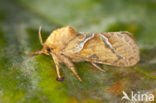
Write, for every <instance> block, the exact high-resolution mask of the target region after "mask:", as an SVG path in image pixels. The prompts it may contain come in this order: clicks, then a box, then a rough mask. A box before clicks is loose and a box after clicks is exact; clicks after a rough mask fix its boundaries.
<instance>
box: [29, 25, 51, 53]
mask: <svg viewBox="0 0 156 103" xmlns="http://www.w3.org/2000/svg"><path fill="white" fill-rule="evenodd" d="M38 34H39V40H40V43H41V45H42V46H43V48H42V49H41V50H38V51H35V52H32V53H30V54H28V56H37V55H40V54H46V55H50V53H51V52H52V48H50V47H48V46H47V45H46V44H45V43H43V40H42V36H41V26H40V28H39V33H38Z"/></svg>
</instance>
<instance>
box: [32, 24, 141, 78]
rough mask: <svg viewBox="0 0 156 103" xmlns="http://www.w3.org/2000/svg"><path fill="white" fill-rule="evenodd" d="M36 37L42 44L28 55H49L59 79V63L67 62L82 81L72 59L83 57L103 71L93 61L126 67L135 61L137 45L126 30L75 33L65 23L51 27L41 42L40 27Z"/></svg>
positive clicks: (79, 60)
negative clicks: (58, 26)
mask: <svg viewBox="0 0 156 103" xmlns="http://www.w3.org/2000/svg"><path fill="white" fill-rule="evenodd" d="M39 39H40V42H41V45H42V46H43V48H42V49H41V50H40V51H36V52H33V53H31V54H29V56H34V55H39V54H46V55H51V56H52V57H53V60H54V63H55V65H56V72H57V76H58V78H57V80H59V81H61V80H62V79H63V78H62V76H61V74H60V68H59V64H60V63H64V64H65V65H66V66H68V68H70V69H71V70H72V72H73V73H74V74H75V76H76V77H77V78H78V80H79V81H82V79H81V78H80V76H79V75H78V73H77V72H76V70H75V67H74V64H73V62H82V61H87V62H90V63H91V64H92V65H93V66H95V67H96V68H97V69H98V70H100V71H102V72H104V70H103V69H101V68H100V67H99V66H98V65H97V64H96V63H99V64H106V65H112V66H118V67H130V66H134V65H135V64H136V63H137V62H138V61H139V48H138V46H137V44H136V42H135V40H134V38H133V37H132V35H131V34H130V33H129V32H106V33H78V32H76V31H75V30H74V29H73V28H72V27H70V26H66V27H63V28H60V29H57V30H54V31H53V32H52V33H51V34H50V36H49V37H48V38H47V40H46V41H45V42H44V43H43V40H42V37H41V27H40V28H39Z"/></svg>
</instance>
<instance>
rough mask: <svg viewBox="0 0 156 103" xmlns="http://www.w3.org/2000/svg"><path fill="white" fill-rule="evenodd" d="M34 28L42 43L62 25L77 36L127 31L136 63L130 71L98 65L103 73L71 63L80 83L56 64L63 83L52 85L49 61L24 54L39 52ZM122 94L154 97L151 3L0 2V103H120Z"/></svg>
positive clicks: (155, 12) (155, 19)
mask: <svg viewBox="0 0 156 103" xmlns="http://www.w3.org/2000/svg"><path fill="white" fill-rule="evenodd" d="M40 25H41V26H42V36H43V38H44V40H46V38H47V37H48V35H49V34H50V33H51V32H52V31H53V30H54V29H56V28H59V27H63V26H66V25H71V26H72V27H73V28H75V29H76V30H77V31H83V32H107V31H110V32H113V31H129V32H131V33H132V34H133V36H134V37H135V39H136V40H137V43H138V45H139V47H140V52H141V55H140V56H141V60H140V62H139V63H138V64H137V65H136V66H135V67H131V68H117V67H111V66H106V65H100V66H101V67H102V68H104V69H105V70H106V71H107V72H106V73H102V72H100V71H98V70H96V69H95V68H94V67H92V66H91V65H90V64H88V63H87V62H83V63H75V66H76V68H77V71H78V73H79V75H80V76H81V77H82V79H83V83H80V82H79V81H78V80H77V78H76V77H75V76H74V75H73V73H72V72H71V71H70V70H69V69H68V68H67V67H66V66H64V65H61V72H62V75H63V76H64V77H65V80H64V81H63V82H58V81H56V70H55V65H54V62H53V60H52V59H51V57H48V56H45V55H40V56H37V57H33V58H28V57H27V56H26V54H28V53H29V52H32V51H35V50H39V49H41V48H42V46H41V45H40V43H39V39H38V28H39V26H40ZM122 91H125V92H126V93H128V94H129V93H130V92H131V91H134V92H137V91H141V92H150V93H153V94H154V95H155V96H156V0H0V103H120V102H121V98H122V96H123V94H122ZM155 101H156V97H155ZM124 103H128V101H124Z"/></svg>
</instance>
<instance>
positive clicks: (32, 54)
mask: <svg viewBox="0 0 156 103" xmlns="http://www.w3.org/2000/svg"><path fill="white" fill-rule="evenodd" d="M39 54H42V51H36V52H32V53H30V54H28V55H27V56H36V55H39Z"/></svg>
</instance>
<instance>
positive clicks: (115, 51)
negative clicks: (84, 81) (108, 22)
mask: <svg viewBox="0 0 156 103" xmlns="http://www.w3.org/2000/svg"><path fill="white" fill-rule="evenodd" d="M63 52H64V54H65V55H66V56H68V57H70V58H71V59H72V60H73V61H89V62H94V63H101V64H107V65H113V66H120V67H124V66H132V65H135V64H136V63H137V61H138V60H139V50H138V47H137V45H136V43H135V41H134V39H133V38H132V37H131V35H130V34H129V33H128V32H110V33H102V34H86V35H78V36H77V37H76V38H75V39H74V40H72V41H71V42H70V43H69V44H68V45H67V47H66V48H65V49H64V51H63Z"/></svg>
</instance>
